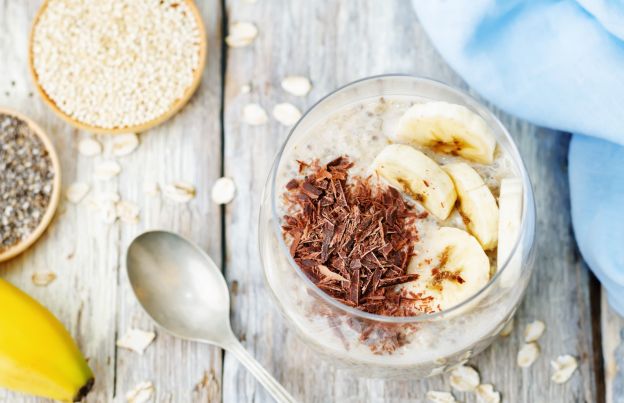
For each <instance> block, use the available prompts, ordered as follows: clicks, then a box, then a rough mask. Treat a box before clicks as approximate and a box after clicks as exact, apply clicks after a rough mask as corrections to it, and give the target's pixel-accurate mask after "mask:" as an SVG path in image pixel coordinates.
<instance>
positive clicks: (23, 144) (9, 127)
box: [0, 107, 61, 262]
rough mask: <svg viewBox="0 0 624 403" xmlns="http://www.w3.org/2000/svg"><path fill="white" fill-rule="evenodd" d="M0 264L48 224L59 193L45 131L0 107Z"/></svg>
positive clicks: (58, 168) (56, 165)
mask: <svg viewBox="0 0 624 403" xmlns="http://www.w3.org/2000/svg"><path fill="white" fill-rule="evenodd" d="M0 172H2V175H0V262H3V261H5V260H8V259H11V258H12V257H15V256H17V255H18V254H20V253H22V252H23V251H25V250H26V249H27V248H28V247H29V246H31V245H32V244H33V243H34V242H35V241H36V240H37V239H38V238H39V237H40V236H41V234H43V232H44V231H45V229H46V228H47V227H48V225H49V224H50V221H52V217H53V216H54V212H55V211H56V208H57V206H58V203H59V199H60V194H61V166H60V164H59V160H58V156H57V154H56V151H55V149H54V146H53V145H52V142H51V141H50V139H49V137H48V136H47V135H46V134H45V132H44V131H43V130H42V129H41V128H40V127H39V126H38V125H37V124H36V123H35V122H33V121H32V120H31V119H29V118H28V117H26V116H24V115H22V114H21V113H19V112H15V111H13V110H10V109H5V108H1V107H0Z"/></svg>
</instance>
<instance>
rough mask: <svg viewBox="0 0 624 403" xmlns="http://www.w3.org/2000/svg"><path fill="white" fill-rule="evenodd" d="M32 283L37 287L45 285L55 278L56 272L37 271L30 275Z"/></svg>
mask: <svg viewBox="0 0 624 403" xmlns="http://www.w3.org/2000/svg"><path fill="white" fill-rule="evenodd" d="M30 279H31V280H32V282H33V284H34V285H36V286H38V287H46V286H48V285H49V284H50V283H52V282H53V281H54V280H56V274H54V272H51V271H37V272H35V273H33V274H32V276H31V277H30Z"/></svg>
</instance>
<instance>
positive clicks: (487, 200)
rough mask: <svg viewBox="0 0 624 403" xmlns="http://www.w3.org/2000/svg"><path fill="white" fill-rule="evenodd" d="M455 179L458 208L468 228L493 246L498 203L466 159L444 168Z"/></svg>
mask: <svg viewBox="0 0 624 403" xmlns="http://www.w3.org/2000/svg"><path fill="white" fill-rule="evenodd" d="M442 169H444V170H445V171H446V173H447V174H449V176H450V177H451V179H452V180H453V183H454V184H455V190H456V191H457V198H458V199H459V211H460V212H461V215H462V218H463V219H464V222H465V223H466V228H468V231H469V232H470V233H471V234H472V235H474V236H475V237H476V238H477V240H478V241H479V242H480V243H481V246H483V249H485V250H488V249H494V248H495V247H496V243H497V240H498V206H497V205H496V199H494V196H493V195H492V192H491V191H490V189H489V188H488V187H487V186H486V185H485V182H483V179H481V176H479V174H478V173H477V171H475V170H474V169H473V168H472V167H471V166H470V165H468V164H466V163H465V162H459V163H454V164H448V165H444V166H443V167H442Z"/></svg>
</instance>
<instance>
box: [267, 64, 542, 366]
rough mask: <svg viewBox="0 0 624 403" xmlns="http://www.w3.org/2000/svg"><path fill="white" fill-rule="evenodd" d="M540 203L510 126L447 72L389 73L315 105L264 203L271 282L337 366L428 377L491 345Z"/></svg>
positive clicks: (528, 262)
mask: <svg viewBox="0 0 624 403" xmlns="http://www.w3.org/2000/svg"><path fill="white" fill-rule="evenodd" d="M534 235H535V206H534V201H533V193H532V189H531V184H530V181H529V178H528V175H527V172H526V169H525V167H524V164H523V162H522V159H521V157H520V154H519V152H518V149H517V148H516V146H515V144H514V142H513V140H512V138H511V136H510V135H509V133H508V132H507V131H506V129H505V128H504V127H503V126H502V124H501V123H500V122H499V121H498V120H497V119H496V117H494V115H492V114H491V113H490V112H489V111H488V110H487V109H486V108H485V107H483V106H482V105H480V104H479V103H478V102H476V101H475V100H473V99H472V98H470V97H469V96H468V95H466V94H464V93H462V92H460V91H458V90H456V89H454V88H451V87H449V86H447V85H445V84H442V83H439V82H436V81H433V80H429V79H424V78H417V77H411V76H404V75H385V76H377V77H370V78H366V79H363V80H360V81H356V82H354V83H351V84H349V85H347V86H345V87H342V88H340V89H338V90H336V91H334V92H333V93H331V94H329V95H328V96H326V97H325V98H323V99H322V100H320V101H319V102H318V103H317V104H316V105H314V106H313V107H312V108H311V109H310V110H309V111H308V112H307V113H306V114H305V115H304V116H303V117H302V118H301V120H300V121H299V122H298V123H297V125H296V126H295V127H294V128H293V129H292V131H291V133H290V135H289V137H288V139H287V140H286V142H285V143H284V145H283V147H282V148H281V150H280V152H279V153H278V155H277V158H276V160H275V162H274V164H273V167H272V170H271V172H270V175H269V178H268V181H267V184H266V186H265V189H264V193H263V198H262V205H261V209H260V225H259V240H260V252H261V256H262V263H263V267H264V274H265V280H266V284H267V286H268V288H269V290H270V293H271V295H272V296H273V297H274V299H275V301H276V303H277V305H278V306H279V308H280V310H281V312H282V314H283V315H284V316H285V318H286V319H287V322H288V323H289V325H290V326H291V327H292V328H294V329H295V330H296V332H297V333H298V334H299V336H300V337H301V338H302V339H303V340H304V342H305V343H306V344H307V345H309V346H311V347H313V348H315V349H316V350H317V351H318V352H319V353H321V354H322V355H324V356H325V357H327V359H328V360H329V361H331V362H333V363H334V364H335V365H337V366H339V367H347V368H350V369H353V370H355V371H357V373H358V374H360V375H362V376H368V377H412V378H413V377H426V376H430V375H435V374H438V373H441V372H444V371H445V370H448V369H449V368H451V367H453V366H454V365H457V364H460V363H463V362H465V361H466V360H468V359H469V358H470V357H471V356H473V355H474V354H477V353H479V352H480V351H482V350H483V349H484V348H486V347H487V346H488V345H489V344H490V343H492V341H493V340H494V339H495V337H496V336H497V335H498V334H499V333H500V332H501V330H502V329H503V327H504V326H505V324H506V323H507V322H508V321H509V320H510V319H511V317H512V316H513V314H514V312H515V310H516V308H517V306H518V305H519V303H520V301H521V299H522V296H523V294H524V291H525V289H526V287H527V284H528V281H529V279H530V276H531V273H532V270H533V242H534Z"/></svg>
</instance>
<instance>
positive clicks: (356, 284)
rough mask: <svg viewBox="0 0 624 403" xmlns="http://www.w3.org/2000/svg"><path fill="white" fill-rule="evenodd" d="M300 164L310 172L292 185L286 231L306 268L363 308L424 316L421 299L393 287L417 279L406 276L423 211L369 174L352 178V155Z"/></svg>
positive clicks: (319, 282) (339, 295)
mask: <svg viewBox="0 0 624 403" xmlns="http://www.w3.org/2000/svg"><path fill="white" fill-rule="evenodd" d="M297 162H298V163H299V167H300V171H302V172H303V171H305V174H306V176H305V178H303V179H300V178H295V179H293V180H291V181H290V182H288V184H287V185H286V190H287V193H286V195H285V200H286V207H287V211H289V212H291V214H290V215H286V216H284V223H283V225H282V229H283V232H284V237H285V239H286V240H287V242H290V253H291V255H292V257H293V259H294V260H295V262H296V263H297V264H298V265H299V267H300V268H301V269H302V270H303V272H304V273H305V274H306V275H307V276H308V278H310V280H312V281H313V282H314V283H315V284H316V285H317V286H318V287H319V288H320V289H322V290H323V291H324V292H325V293H327V294H329V295H330V296H331V297H333V298H334V299H336V300H337V301H339V302H342V303H344V304H346V305H348V306H352V307H355V308H357V309H360V310H362V311H365V312H369V313H375V314H380V315H393V316H411V315H417V314H420V313H422V312H423V309H422V305H423V301H422V299H420V298H415V297H414V296H411V297H409V298H402V297H401V291H400V290H397V287H394V286H397V285H400V284H404V283H407V282H410V281H413V280H415V279H417V278H418V275H417V274H408V273H407V265H408V263H409V259H410V258H411V256H413V255H414V249H413V248H414V243H415V242H417V241H418V232H417V230H416V226H415V225H414V224H415V221H416V220H417V219H422V218H425V217H426V215H425V216H423V215H422V214H419V213H417V212H416V211H415V209H414V206H412V205H411V204H409V203H408V202H407V201H405V199H403V197H401V194H400V193H399V192H398V191H397V190H396V189H394V188H391V187H384V186H380V185H373V184H371V183H370V179H369V178H361V177H353V178H349V173H348V171H349V169H350V168H351V167H352V166H353V163H352V162H351V161H350V160H349V159H348V158H347V157H338V158H336V159H334V160H333V161H331V162H329V163H327V164H326V165H324V166H321V165H320V164H319V162H318V161H313V162H311V163H307V162H303V161H297ZM321 265H322V266H324V267H323V268H322V270H323V271H324V272H325V273H327V272H326V270H329V271H331V272H333V273H336V274H337V276H329V277H328V276H327V275H322V274H320V271H319V267H320V266H321ZM338 276H340V277H338ZM341 278H342V280H341ZM392 344H393V345H394V344H396V345H400V344H401V342H400V341H397V340H395V341H394V342H393V343H392Z"/></svg>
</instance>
